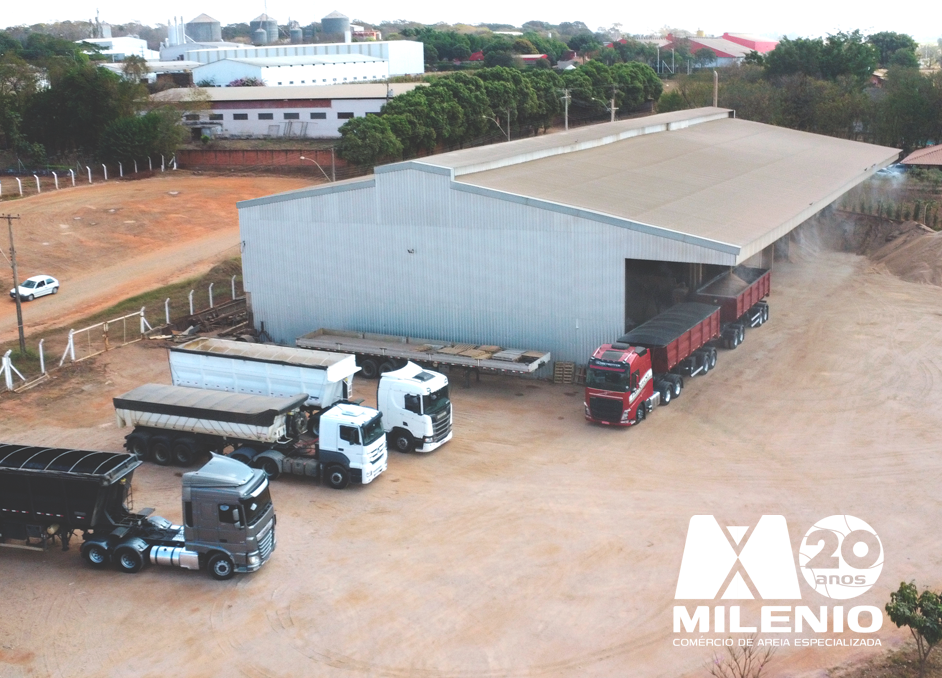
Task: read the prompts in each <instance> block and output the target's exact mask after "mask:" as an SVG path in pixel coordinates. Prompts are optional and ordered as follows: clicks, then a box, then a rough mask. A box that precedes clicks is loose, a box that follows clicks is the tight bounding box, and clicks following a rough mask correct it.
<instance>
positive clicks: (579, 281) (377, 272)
mask: <svg viewBox="0 0 942 678" xmlns="http://www.w3.org/2000/svg"><path fill="white" fill-rule="evenodd" d="M374 181H375V188H374V187H373V186H372V184H373V182H372V181H370V182H364V187H363V188H360V189H358V190H343V191H342V192H335V193H330V192H319V194H317V195H308V196H304V195H302V196H298V197H296V198H295V199H292V200H281V201H272V202H268V203H267V204H266V203H265V200H264V199H262V200H260V201H256V202H257V203H262V204H251V203H250V204H247V205H244V206H240V210H239V216H240V224H241V230H242V239H243V241H244V243H245V244H244V251H243V254H242V256H243V269H244V278H245V288H246V290H248V291H249V292H250V293H251V294H252V307H253V311H254V315H255V321H256V323H259V322H260V321H264V323H265V328H266V330H267V331H268V332H269V333H270V334H271V335H272V337H273V338H274V339H275V340H276V341H278V342H280V343H284V344H290V345H293V343H294V340H295V338H296V337H298V336H300V335H302V334H305V333H307V332H310V331H312V330H315V329H317V328H319V327H329V328H335V329H345V330H360V331H370V332H382V333H389V334H406V335H412V336H420V337H426V338H437V339H447V340H455V341H467V342H475V343H487V344H499V345H503V346H514V347H519V348H533V349H543V350H549V351H552V353H553V356H554V359H558V360H574V361H577V362H579V363H584V362H585V361H586V360H587V359H588V356H589V355H590V354H591V352H592V351H593V350H594V349H595V348H596V347H597V346H598V345H599V344H601V343H604V342H606V341H612V340H614V339H615V338H617V337H618V336H620V335H621V334H622V333H623V330H624V326H623V325H624V307H625V304H624V295H625V279H624V278H625V259H626V258H632V259H655V260H669V261H703V262H712V263H724V261H723V260H722V257H723V256H724V255H721V254H720V253H719V252H716V251H712V250H707V249H705V248H703V247H700V246H695V245H691V244H686V243H683V242H681V241H675V240H667V239H664V238H659V237H656V236H652V235H646V234H641V233H637V232H635V231H631V230H628V229H624V228H619V227H617V226H612V225H609V224H603V223H598V222H595V221H590V220H588V219H585V218H581V217H576V216H571V215H566V214H562V213H560V212H554V211H549V210H544V209H540V208H536V207H533V206H529V205H526V204H522V203H520V202H510V201H507V200H500V199H497V198H494V197H489V196H486V195H480V194H477V193H473V192H468V191H466V190H456V189H455V188H454V184H453V183H452V181H451V179H450V177H449V176H446V175H443V174H441V170H438V172H431V171H430V172H425V171H418V170H416V169H402V170H399V171H392V172H390V171H385V172H381V173H378V174H376V175H375V177H374ZM338 188H341V187H339V186H338ZM344 188H345V187H344ZM725 256H727V258H728V255H725Z"/></svg>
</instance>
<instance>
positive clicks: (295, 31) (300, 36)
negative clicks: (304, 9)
mask: <svg viewBox="0 0 942 678" xmlns="http://www.w3.org/2000/svg"><path fill="white" fill-rule="evenodd" d="M290 34H291V44H292V45H300V44H301V43H302V42H303V40H304V31H302V30H301V27H300V26H292V28H291V31H290Z"/></svg>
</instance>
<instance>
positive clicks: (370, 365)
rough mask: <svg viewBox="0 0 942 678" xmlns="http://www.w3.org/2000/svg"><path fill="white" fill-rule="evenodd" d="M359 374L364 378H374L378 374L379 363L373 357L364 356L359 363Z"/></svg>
mask: <svg viewBox="0 0 942 678" xmlns="http://www.w3.org/2000/svg"><path fill="white" fill-rule="evenodd" d="M360 374H362V375H363V378H364V379H376V377H378V376H379V365H378V364H377V363H376V360H374V359H373V358H364V359H363V362H361V363H360Z"/></svg>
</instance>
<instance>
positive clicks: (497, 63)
mask: <svg viewBox="0 0 942 678" xmlns="http://www.w3.org/2000/svg"><path fill="white" fill-rule="evenodd" d="M484 65H485V66H487V67H488V68H498V67H503V68H512V67H513V66H514V65H515V62H514V55H513V54H511V53H510V52H501V51H496V52H488V53H487V54H485V55H484Z"/></svg>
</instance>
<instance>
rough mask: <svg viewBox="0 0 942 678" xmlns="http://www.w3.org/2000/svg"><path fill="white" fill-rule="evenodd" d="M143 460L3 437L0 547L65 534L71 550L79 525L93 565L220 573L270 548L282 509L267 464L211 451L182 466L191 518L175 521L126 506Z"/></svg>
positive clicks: (260, 557)
mask: <svg viewBox="0 0 942 678" xmlns="http://www.w3.org/2000/svg"><path fill="white" fill-rule="evenodd" d="M140 464H141V461H140V460H139V459H138V458H137V457H135V456H134V455H129V454H123V453H115V452H96V451H91V450H73V449H65V448H49V447H36V446H27V445H16V444H9V443H2V444H0V546H15V547H19V548H44V547H45V546H46V545H47V542H48V541H49V540H51V539H55V538H56V537H58V538H59V539H60V541H61V542H62V545H63V550H65V549H68V546H69V540H70V538H71V537H72V536H73V535H74V534H75V532H77V531H81V532H82V536H83V543H82V548H81V554H82V557H83V558H84V559H85V560H86V561H87V562H88V563H89V564H91V565H92V566H94V567H106V566H107V565H108V564H109V563H114V564H115V565H116V566H117V568H118V569H119V570H121V571H122V572H127V573H135V572H139V571H140V570H142V569H143V568H144V567H146V566H147V565H148V564H155V565H173V566H176V567H183V568H186V569H190V570H199V569H205V570H208V571H209V572H210V574H212V576H213V577H215V578H216V579H229V578H230V577H231V576H232V575H233V574H235V573H236V572H254V571H255V570H258V569H259V568H260V567H261V566H262V565H264V564H265V563H266V562H267V561H268V559H269V558H270V557H271V554H272V552H273V551H274V549H275V509H274V507H273V505H272V501H271V495H270V493H269V491H268V478H267V477H266V476H265V474H264V473H263V472H262V471H258V470H253V469H251V468H249V467H248V466H246V465H245V464H243V463H241V462H238V461H236V460H234V459H229V458H226V457H219V456H214V457H213V458H212V459H210V461H209V462H208V463H207V464H206V465H205V466H203V467H202V468H201V469H199V470H198V471H191V472H189V473H184V474H183V516H184V525H174V524H173V523H172V522H171V521H169V520H167V519H166V518H161V517H160V516H154V515H152V513H153V509H149V508H146V509H143V510H141V511H139V512H134V511H132V510H131V508H130V507H129V506H128V504H129V497H130V494H131V479H132V477H133V475H134V469H136V468H137V467H138V466H140ZM11 541H14V542H25V543H23V544H18V543H17V544H11V543H10V542H11ZM37 544H38V545H37Z"/></svg>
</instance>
